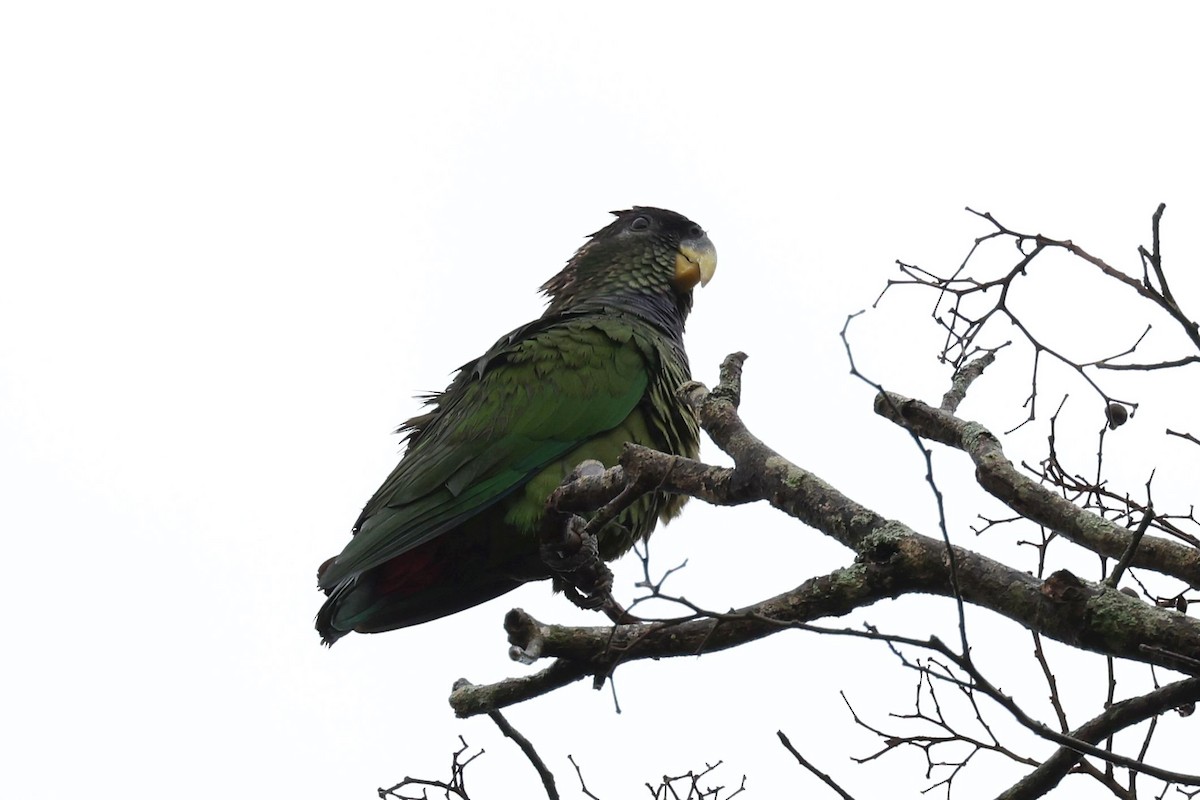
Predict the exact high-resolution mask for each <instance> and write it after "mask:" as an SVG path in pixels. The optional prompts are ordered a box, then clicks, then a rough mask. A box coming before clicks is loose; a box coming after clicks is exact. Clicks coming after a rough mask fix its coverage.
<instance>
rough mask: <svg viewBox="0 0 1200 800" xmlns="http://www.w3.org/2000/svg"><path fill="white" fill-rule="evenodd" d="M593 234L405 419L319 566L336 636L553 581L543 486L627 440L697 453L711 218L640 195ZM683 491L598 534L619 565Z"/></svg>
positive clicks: (650, 502)
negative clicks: (374, 487) (535, 311)
mask: <svg viewBox="0 0 1200 800" xmlns="http://www.w3.org/2000/svg"><path fill="white" fill-rule="evenodd" d="M613 214H614V215H615V216H616V220H615V221H614V222H612V223H611V224H610V225H608V226H607V227H605V228H603V229H601V230H599V231H597V232H596V233H594V234H592V235H591V237H590V238H589V239H588V241H587V242H586V243H585V244H584V245H583V246H582V247H580V248H579V250H578V251H577V252H576V253H575V255H574V256H573V257H572V258H571V260H570V261H569V262H568V263H567V266H566V267H565V268H564V269H563V270H562V271H561V272H559V273H558V274H557V275H555V276H554V277H553V278H551V279H550V280H548V281H546V283H545V284H544V285H543V286H542V292H543V293H545V294H546V295H547V297H548V298H549V304H548V306H547V308H546V311H545V313H543V314H542V316H541V317H540V318H539V319H537V320H535V321H533V322H531V323H529V324H527V325H524V326H522V327H520V328H517V329H516V330H514V331H512V332H511V333H509V334H507V335H506V336H504V337H502V338H501V339H500V340H499V341H498V342H496V343H495V344H494V345H492V347H491V348H490V349H489V350H488V351H487V352H486V353H484V354H483V356H481V357H480V358H478V359H476V360H475V361H471V362H469V363H467V364H465V365H463V366H462V367H460V368H459V370H458V372H457V374H456V375H455V377H454V379H453V380H452V381H451V383H450V385H449V386H448V387H447V388H446V390H445V391H443V392H441V393H440V394H435V395H431V396H430V397H429V398H428V399H427V405H428V406H429V407H430V408H429V410H428V412H427V413H425V414H422V415H420V416H417V417H414V418H413V419H410V420H408V421H407V422H405V423H404V425H403V426H401V428H400V430H399V431H398V432H403V433H407V443H408V446H407V449H406V451H405V453H404V457H403V458H402V459H401V460H400V463H399V464H397V465H396V468H395V469H394V470H392V473H391V474H390V475H389V476H388V477H387V480H385V481H384V482H383V485H382V486H380V487H379V490H378V491H376V492H375V495H374V496H373V497H372V498H371V499H370V501H369V502H368V503H367V505H366V507H365V508H363V511H362V514H361V515H360V516H359V518H358V521H357V522H355V523H354V528H353V538H351V540H350V542H349V544H347V545H346V548H345V549H344V550H343V551H342V552H341V554H340V555H338V556H336V557H334V558H331V559H329V560H328V561H326V562H325V563H324V564H322V565H321V567H320V569H319V570H318V573H317V579H318V585H319V587H320V588H321V589H322V590H323V591H324V592H325V593H326V594H327V595H328V599H326V601H325V604H324V605H323V606H322V607H321V610H320V612H318V614H317V623H316V627H317V630H318V631H319V632H320V634H321V639H322V641H323V642H324V643H325V644H327V645H332V644H333V643H334V642H335V641H337V640H338V639H339V638H341V637H342V636H344V635H346V634H347V633H349V632H350V631H358V632H360V633H379V632H382V631H389V630H395V629H396V628H403V627H406V626H409V625H417V624H419V623H422V622H427V621H429V620H432V619H437V618H438V617H444V616H446V615H448V614H453V613H456V612H458V611H462V610H463V609H466V608H470V607H471V606H474V605H478V604H479V603H482V602H484V601H486V600H490V599H492V598H493V597H497V596H499V595H501V594H504V593H505V592H508V591H511V590H512V589H515V588H516V587H518V586H520V585H521V584H522V583H524V582H526V581H531V580H541V579H545V578H549V577H551V571H550V569H549V567H548V566H547V565H546V564H545V563H544V562H543V560H542V558H541V555H540V548H539V541H540V540H539V526H540V524H541V518H542V514H543V509H544V506H545V503H546V498H547V497H548V496H549V495H550V493H551V492H552V491H554V489H555V488H556V487H557V486H558V485H559V483H560V482H562V480H563V479H564V478H565V477H566V476H567V474H568V473H570V472H571V470H572V469H574V467H575V466H576V465H578V464H579V463H580V462H582V461H585V460H587V459H595V460H597V461H600V462H601V463H603V464H604V465H605V466H612V465H613V464H615V463H616V462H617V459H618V457H619V455H620V452H621V449H622V446H623V445H624V444H625V443H626V442H636V443H638V444H642V445H646V446H648V447H653V448H655V449H657V450H661V451H663V452H667V453H673V454H676V455H682V456H687V457H689V458H695V457H696V456H697V454H698V451H699V445H700V443H699V429H698V426H697V424H696V419H695V417H694V415H693V414H692V412H691V410H690V409H689V408H687V407H686V406H685V405H684V404H683V403H681V402H680V401H679V400H678V399H677V398H676V396H675V391H676V389H678V388H679V386H680V385H681V384H683V383H684V382H686V381H688V380H690V379H691V374H690V372H689V369H688V360H687V355H686V353H685V352H684V349H683V328H684V322H685V321H686V320H687V316H688V312H689V311H690V310H691V308H692V289H693V287H695V286H696V284H700V285H704V284H707V283H708V281H709V280H710V279H711V278H712V276H713V272H714V270H715V269H716V263H717V255H716V250H715V249H714V248H713V245H712V242H710V241H709V239H708V236H707V235H705V233H704V230H703V229H702V228H701V227H700V226H699V225H697V224H696V223H694V222H692V221H691V220H689V219H687V218H686V217H684V216H682V215H680V214H677V213H675V212H673V211H666V210H664V209H659V208H644V207H634V208H632V209H629V210H628V211H614V212H613ZM685 500H686V498H685V497H682V496H680V495H666V494H661V493H654V494H650V495H646V496H643V497H642V498H640V499H639V500H638V501H637V502H635V503H634V504H633V505H632V506H630V507H629V508H627V509H626V510H625V511H624V512H623V513H622V514H620V515H619V516H618V517H617V518H616V519H614V520H613V521H612V522H610V523H609V524H607V525H606V526H605V527H604V528H603V529H601V531H600V532H599V534H598V536H597V545H598V547H599V554H600V557H601V558H603V559H604V560H606V561H608V560H612V559H614V558H617V557H618V556H620V555H621V554H623V553H625V552H626V551H627V550H629V549H630V548H631V547H632V546H633V544H634V542H635V541H637V540H638V539H644V538H645V537H647V536H649V535H650V532H651V531H652V530H653V529H654V526H655V524H656V523H657V521H658V520H659V519H662V520H663V521H666V520H669V519H671V518H672V517H674V516H676V515H677V514H678V513H679V511H680V509H681V507H682V506H683V503H684V501H685Z"/></svg>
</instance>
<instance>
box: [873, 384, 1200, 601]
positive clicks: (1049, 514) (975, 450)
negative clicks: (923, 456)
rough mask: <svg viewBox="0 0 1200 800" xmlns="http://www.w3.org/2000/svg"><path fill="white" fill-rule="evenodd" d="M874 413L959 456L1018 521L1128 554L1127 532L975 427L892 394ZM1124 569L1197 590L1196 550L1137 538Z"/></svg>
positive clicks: (880, 399)
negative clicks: (1040, 478)
mask: <svg viewBox="0 0 1200 800" xmlns="http://www.w3.org/2000/svg"><path fill="white" fill-rule="evenodd" d="M875 412H876V413H877V414H879V415H880V416H883V417H885V418H887V419H889V420H891V421H892V422H895V423H896V424H897V425H900V426H901V427H903V428H905V429H907V430H910V431H913V432H914V433H916V434H917V435H918V436H921V437H923V438H926V439H932V440H933V441H936V442H941V443H942V444H944V445H948V446H950V447H953V448H955V449H958V450H962V451H963V452H964V453H966V454H967V455H969V456H970V457H971V460H972V461H974V462H975V476H976V479H977V480H978V481H979V485H980V486H982V487H983V488H984V489H986V490H987V491H988V492H989V493H990V494H992V495H993V496H994V497H996V498H997V499H999V500H1000V501H1001V502H1003V503H1004V504H1006V505H1007V506H1008V507H1009V508H1011V509H1012V510H1013V511H1016V512H1017V513H1018V514H1020V515H1021V516H1023V517H1025V518H1027V519H1030V520H1032V521H1033V522H1036V523H1037V524H1039V525H1045V526H1046V527H1047V528H1050V529H1051V530H1053V531H1055V532H1056V533H1058V534H1060V535H1062V536H1064V537H1065V538H1067V539H1069V540H1071V541H1072V542H1075V543H1076V544H1078V545H1081V546H1083V547H1086V548H1088V549H1089V550H1092V551H1093V552H1096V553H1099V554H1100V555H1103V556H1107V557H1109V558H1115V559H1120V558H1121V556H1122V555H1123V554H1124V553H1125V552H1126V551H1127V550H1128V549H1129V545H1130V542H1131V541H1132V537H1133V534H1132V533H1131V532H1130V531H1128V530H1127V529H1125V528H1122V527H1120V526H1118V525H1114V524H1113V523H1111V522H1109V521H1108V520H1106V519H1104V518H1103V517H1100V516H1098V515H1096V514H1093V513H1092V512H1090V511H1087V510H1085V509H1082V508H1080V507H1079V506H1077V505H1075V504H1074V503H1071V502H1070V501H1069V500H1067V499H1065V498H1063V497H1061V496H1059V495H1057V494H1055V493H1054V492H1052V491H1050V490H1049V489H1047V488H1046V487H1044V486H1041V485H1039V484H1038V483H1037V482H1035V481H1034V480H1033V479H1032V478H1030V477H1028V476H1026V475H1023V474H1022V473H1021V472H1019V471H1018V470H1017V468H1016V467H1015V466H1014V465H1013V463H1012V462H1011V461H1009V460H1008V458H1007V457H1006V456H1005V455H1004V448H1003V447H1001V446H1000V442H999V440H997V439H996V437H995V436H994V435H993V434H992V433H991V432H990V431H989V430H987V429H986V428H984V427H983V426H982V425H980V424H979V423H977V422H970V421H967V420H963V419H959V418H958V417H955V416H954V415H952V414H947V413H945V412H943V411H939V410H938V409H936V408H933V407H932V406H930V405H928V404H926V403H922V402H921V401H920V400H911V399H909V398H907V397H904V396H903V395H899V394H894V393H892V392H888V393H886V394H880V395H879V396H877V397H876V398H875ZM1129 565H1130V566H1132V567H1140V568H1141V569H1149V570H1154V571H1155V572H1160V573H1162V574H1164V575H1170V576H1172V577H1175V578H1178V579H1179V580H1181V581H1184V582H1186V583H1187V584H1188V585H1189V586H1191V587H1192V588H1200V550H1196V549H1195V548H1191V547H1187V546H1186V545H1182V544H1179V543H1177V542H1172V541H1170V540H1168V539H1163V538H1161V537H1158V536H1145V537H1143V538H1142V541H1141V542H1140V543H1139V544H1138V547H1137V551H1136V552H1135V553H1134V554H1133V558H1132V559H1131V560H1130V562H1129Z"/></svg>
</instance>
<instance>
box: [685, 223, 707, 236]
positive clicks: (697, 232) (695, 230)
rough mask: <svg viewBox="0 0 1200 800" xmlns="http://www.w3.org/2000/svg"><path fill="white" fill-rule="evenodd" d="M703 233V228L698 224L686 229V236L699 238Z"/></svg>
mask: <svg viewBox="0 0 1200 800" xmlns="http://www.w3.org/2000/svg"><path fill="white" fill-rule="evenodd" d="M703 235H704V228H701V227H700V226H699V225H693V226H692V227H691V228H689V229H688V236H690V237H691V238H693V239H699V238H700V237H701V236H703Z"/></svg>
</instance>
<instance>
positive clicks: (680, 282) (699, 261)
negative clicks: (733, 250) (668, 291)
mask: <svg viewBox="0 0 1200 800" xmlns="http://www.w3.org/2000/svg"><path fill="white" fill-rule="evenodd" d="M716 271H717V248H715V247H713V243H712V242H710V241H709V240H708V237H707V236H704V235H701V236H698V237H696V238H694V239H685V240H683V241H682V242H680V244H679V252H678V253H676V254H675V280H674V283H675V288H676V289H678V290H679V291H681V292H686V291H689V290H691V289H692V288H693V287H694V286H695V285H696V284H697V283H698V284H700V285H701V286H707V285H708V282H709V281H711V280H712V276H713V273H715V272H716Z"/></svg>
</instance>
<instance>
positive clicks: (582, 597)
mask: <svg viewBox="0 0 1200 800" xmlns="http://www.w3.org/2000/svg"><path fill="white" fill-rule="evenodd" d="M541 555H542V561H543V562H545V564H546V566H548V567H549V568H550V571H551V573H552V576H553V578H554V588H555V589H557V590H559V591H561V592H563V594H565V595H566V596H567V599H569V600H570V601H571V602H572V603H574V604H575V605H577V606H579V607H580V608H586V609H598V608H603V607H604V606H605V605H607V604H609V603H612V602H613V600H612V585H613V574H612V570H610V569H609V568H608V565H607V564H605V563H604V561H603V560H602V559H601V558H600V547H599V544H598V543H597V541H596V536H595V534H593V533H590V532H589V531H588V530H587V520H585V519H583V518H582V517H575V516H572V517H568V518H567V520H566V524H565V525H564V526H563V531H562V536H561V538H560V539H559V541H558V542H554V543H553V544H545V543H544V544H543V545H542V548H541Z"/></svg>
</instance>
